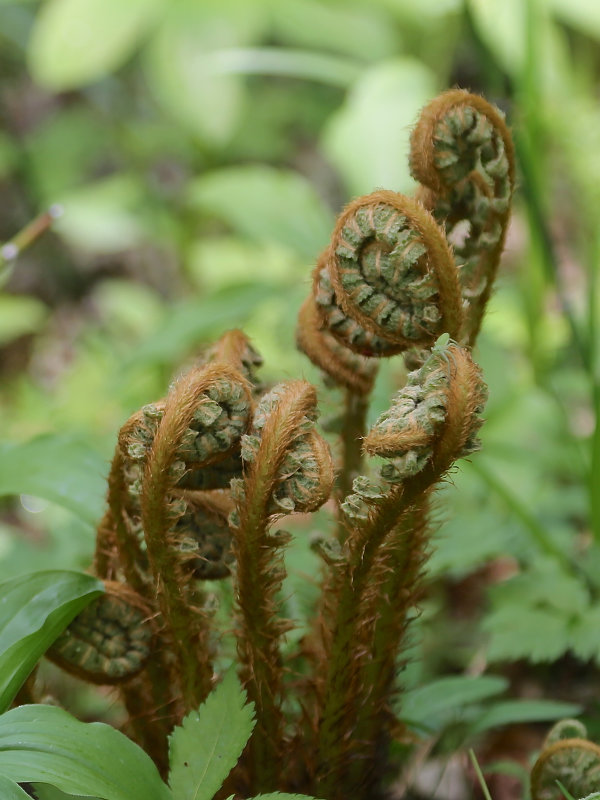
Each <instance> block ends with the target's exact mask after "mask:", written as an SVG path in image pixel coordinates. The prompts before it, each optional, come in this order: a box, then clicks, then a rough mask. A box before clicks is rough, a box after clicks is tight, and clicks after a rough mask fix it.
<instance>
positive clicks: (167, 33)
mask: <svg viewBox="0 0 600 800" xmlns="http://www.w3.org/2000/svg"><path fill="white" fill-rule="evenodd" d="M261 10H262V9H261V6H260V4H257V3H248V2H247V1H246V0H202V2H198V0H178V2H177V3H173V2H172V3H169V5H168V13H167V14H166V16H165V19H164V21H163V23H162V24H161V26H160V28H159V29H158V30H157V32H156V34H155V35H154V37H153V38H152V40H151V41H150V43H149V47H148V48H147V49H146V59H145V66H146V74H147V78H148V84H149V86H150V89H151V91H153V93H154V94H155V96H156V99H157V100H158V102H159V103H160V104H161V106H162V107H163V108H164V110H165V111H166V112H167V113H168V114H169V116H170V117H172V118H174V119H175V120H176V121H177V122H178V123H179V125H180V126H184V127H185V128H186V129H187V130H189V131H190V132H191V133H193V134H194V135H195V136H196V137H197V138H198V139H199V140H200V141H201V142H203V143H204V144H206V145H208V146H211V147H221V146H223V145H225V144H226V143H227V142H228V141H229V140H230V138H231V136H232V135H233V133H234V131H235V129H236V127H237V125H238V122H239V119H240V114H241V111H242V108H243V104H244V99H245V94H246V92H245V87H244V84H243V82H242V80H241V79H240V77H239V76H238V75H235V74H227V72H226V71H223V70H221V71H219V70H218V69H215V62H214V60H213V58H212V57H213V54H214V53H215V51H219V50H221V49H223V48H235V47H239V46H245V45H250V44H253V43H254V40H255V38H258V37H259V36H260V34H261V31H262V27H263V24H264V21H265V19H266V18H265V17H264V16H263V14H262V13H261Z"/></svg>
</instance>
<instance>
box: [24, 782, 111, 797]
mask: <svg viewBox="0 0 600 800" xmlns="http://www.w3.org/2000/svg"><path fill="white" fill-rule="evenodd" d="M30 785H31V786H32V787H33V791H34V793H35V796H36V798H37V800H102V798H98V797H90V796H89V794H85V795H83V794H65V792H61V790H60V789H57V788H56V786H50V785H49V784H48V783H32V784H30Z"/></svg>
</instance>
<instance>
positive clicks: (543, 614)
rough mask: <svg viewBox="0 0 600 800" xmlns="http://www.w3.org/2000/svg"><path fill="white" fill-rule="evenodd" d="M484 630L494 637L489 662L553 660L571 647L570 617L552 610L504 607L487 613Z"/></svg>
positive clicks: (488, 653) (489, 650) (489, 651)
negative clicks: (525, 659)
mask: <svg viewBox="0 0 600 800" xmlns="http://www.w3.org/2000/svg"><path fill="white" fill-rule="evenodd" d="M483 629H484V630H485V631H486V632H487V633H489V634H490V637H491V639H490V645H489V648H488V652H487V655H488V658H489V660H490V661H501V660H503V659H510V660H514V659H517V658H527V659H529V660H530V661H533V662H536V661H553V660H554V659H556V658H558V657H559V656H560V655H562V654H563V653H564V652H565V651H566V650H568V648H569V629H568V619H567V617H565V616H562V615H560V614H558V613H557V612H556V611H554V610H552V609H536V608H527V607H526V606H523V607H521V606H517V605H512V604H510V605H507V606H502V607H500V608H497V609H495V610H494V611H492V612H491V613H490V614H488V615H487V616H486V618H485V619H484V621H483Z"/></svg>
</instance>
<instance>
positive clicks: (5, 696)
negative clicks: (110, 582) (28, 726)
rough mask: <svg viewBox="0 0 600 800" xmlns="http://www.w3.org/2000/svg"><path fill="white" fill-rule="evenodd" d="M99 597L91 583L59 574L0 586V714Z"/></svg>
mask: <svg viewBox="0 0 600 800" xmlns="http://www.w3.org/2000/svg"><path fill="white" fill-rule="evenodd" d="M103 591H104V586H103V584H102V582H101V581H99V580H98V579H97V578H94V577H92V576H91V575H86V574H84V573H81V572H66V571H62V570H48V571H45V572H33V573H31V574H30V575H22V576H21V577H19V578H13V579H12V580H9V581H4V582H3V583H1V584H0V712H2V711H5V710H6V709H7V708H8V707H9V705H10V704H11V702H12V701H13V699H14V697H15V695H16V693H17V692H18V690H19V688H20V687H21V685H22V684H23V682H24V681H25V679H26V678H27V676H28V675H29V673H30V672H31V670H32V669H33V667H34V666H35V665H36V663H37V662H38V660H39V659H40V658H41V657H42V655H43V654H44V653H45V652H46V650H47V649H48V648H49V647H50V645H51V644H52V643H53V642H54V640H55V639H56V638H57V637H58V636H59V635H60V634H61V633H62V632H63V631H64V629H65V628H66V627H67V625H68V624H69V623H70V622H71V621H72V620H73V619H74V618H75V616H76V615H77V614H79V612H80V611H82V610H83V609H84V608H85V607H86V606H87V605H88V603H90V602H91V601H92V600H93V599H94V598H95V597H98V596H99V595H100V594H102V592H103Z"/></svg>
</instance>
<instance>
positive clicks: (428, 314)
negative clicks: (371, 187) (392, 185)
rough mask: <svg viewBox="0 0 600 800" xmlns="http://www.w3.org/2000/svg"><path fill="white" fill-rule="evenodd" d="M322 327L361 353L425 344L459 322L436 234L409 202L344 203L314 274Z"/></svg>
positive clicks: (453, 284) (380, 197) (380, 198)
mask: <svg viewBox="0 0 600 800" xmlns="http://www.w3.org/2000/svg"><path fill="white" fill-rule="evenodd" d="M314 280H315V299H316V304H317V309H318V312H319V315H320V318H321V323H322V326H323V327H326V328H327V329H328V330H329V331H330V332H331V333H332V335H333V336H335V337H336V338H338V339H339V340H340V341H341V342H342V343H343V344H344V345H346V346H347V347H349V348H350V349H352V350H355V351H356V352H358V353H361V354H363V355H375V354H376V355H391V354H393V353H398V352H402V351H403V350H406V349H407V348H409V347H414V346H429V345H431V344H432V343H433V342H434V341H435V339H436V338H437V337H438V336H439V335H440V334H441V333H443V332H448V333H450V335H452V336H455V335H457V333H458V331H459V329H460V325H461V321H462V315H461V302H460V291H459V287H458V279H457V275H456V268H455V266H454V262H453V259H452V254H451V252H450V248H449V246H448V244H447V242H446V239H445V237H444V234H443V232H442V231H441V230H440V228H439V227H438V226H437V224H436V223H435V221H434V220H433V218H432V217H431V215H430V214H429V213H428V212H427V211H426V210H425V209H424V208H423V207H422V206H421V205H420V204H419V203H417V202H416V201H414V200H411V199H410V198H408V197H404V196H403V195H400V194H397V193H395V192H390V191H384V190H381V191H378V192H374V193H373V194H370V195H367V196H365V197H360V198H358V199H357V200H354V201H353V202H352V203H350V204H349V205H348V206H347V207H346V208H345V209H344V211H343V212H342V214H341V215H340V217H339V219H338V222H337V224H336V227H335V229H334V232H333V235H332V239H331V244H330V246H329V248H328V249H327V250H326V251H325V253H324V255H323V257H322V259H321V261H320V262H319V264H318V265H317V270H316V272H315V278H314Z"/></svg>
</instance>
